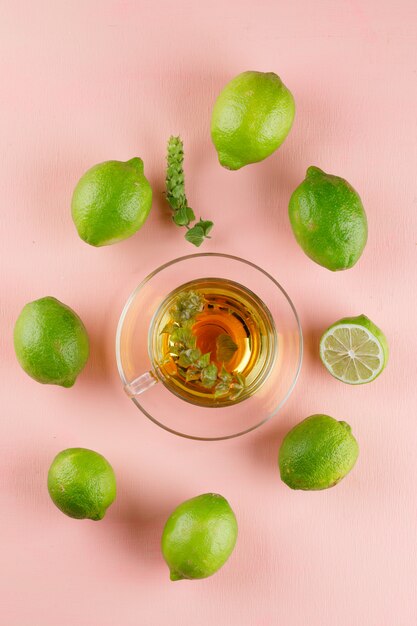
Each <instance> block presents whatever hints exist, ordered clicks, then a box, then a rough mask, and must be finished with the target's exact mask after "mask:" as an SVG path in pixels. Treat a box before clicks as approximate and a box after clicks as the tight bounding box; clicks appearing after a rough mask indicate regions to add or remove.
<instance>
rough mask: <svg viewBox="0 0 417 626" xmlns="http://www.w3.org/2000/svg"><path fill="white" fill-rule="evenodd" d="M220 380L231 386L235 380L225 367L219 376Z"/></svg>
mask: <svg viewBox="0 0 417 626" xmlns="http://www.w3.org/2000/svg"><path fill="white" fill-rule="evenodd" d="M219 378H220V380H221V381H222V382H224V383H227V385H229V384H230V383H231V381H232V379H233V376H232V375H231V374H229V372H228V371H227V369H226V368H225V366H224V365H222V369H221V372H220V374H219Z"/></svg>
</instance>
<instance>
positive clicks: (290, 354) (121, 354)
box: [116, 253, 303, 440]
mask: <svg viewBox="0 0 417 626" xmlns="http://www.w3.org/2000/svg"><path fill="white" fill-rule="evenodd" d="M194 281H202V282H204V283H205V284H208V285H210V284H211V283H215V284H216V283H219V282H222V283H224V284H230V285H234V286H236V288H237V289H240V290H241V292H242V294H246V296H245V297H247V298H248V299H249V300H248V302H250V301H251V299H253V302H254V303H256V305H257V307H258V308H259V307H260V311H261V317H262V316H264V319H265V325H264V326H262V328H265V329H267V330H265V331H264V333H265V335H267V336H265V337H264V339H265V342H264V343H265V349H264V353H263V359H262V367H261V368H260V371H259V372H258V374H257V376H256V377H254V380H253V381H252V383H251V386H248V390H247V392H246V393H243V394H242V395H241V396H240V397H239V398H238V399H237V400H235V401H221V400H219V401H217V402H216V401H213V402H207V398H205V399H199V398H196V397H193V396H191V395H189V394H187V393H185V392H184V390H180V389H176V388H175V386H174V385H173V384H172V381H171V380H170V379H169V377H168V376H167V375H166V373H165V372H164V370H163V368H161V367H160V366H159V365H158V361H157V359H156V357H155V354H156V352H157V345H158V341H160V339H159V333H155V324H156V320H157V319H159V318H160V316H161V314H162V313H163V310H164V307H165V308H166V306H167V303H169V302H170V301H172V294H175V293H178V291H180V290H181V289H182V288H185V289H186V288H187V284H188V283H193V282H194ZM302 355H303V338H302V331H301V325H300V321H299V319H298V315H297V312H296V310H295V308H294V305H293V304H292V302H291V300H290V298H289V297H288V295H287V294H286V292H285V291H284V289H283V288H282V287H281V286H280V285H279V284H278V282H277V281H276V280H275V279H274V278H272V276H270V275H269V274H268V273H267V272H265V271H264V270H262V269H261V268H259V267H258V266H256V265H255V264H254V263H251V262H249V261H245V260H243V259H240V258H238V257H235V256H231V255H227V254H217V253H200V254H191V255H188V256H184V257H180V258H178V259H175V260H174V261H171V262H169V263H166V264H164V265H162V266H161V267H159V268H158V269H156V270H155V271H153V272H152V273H151V274H149V276H147V277H146V278H145V279H144V280H143V281H142V282H141V283H140V285H139V286H138V287H137V288H136V289H135V291H134V292H133V293H132V294H131V296H130V298H129V299H128V301H127V303H126V305H125V307H124V309H123V312H122V314H121V317H120V320H119V324H118V327H117V334H116V359H117V366H118V370H119V374H120V378H121V380H122V383H123V386H124V389H125V391H126V393H127V395H128V396H129V397H130V398H131V399H132V400H133V402H134V403H135V404H136V406H137V407H138V408H139V409H140V410H141V411H142V412H143V413H144V414H145V415H146V416H147V417H148V418H149V419H150V420H152V421H153V422H154V423H155V424H157V425H158V426H160V427H161V428H164V429H165V430H168V431H169V432H171V433H174V434H176V435H180V436H182V437H187V438H190V439H200V440H219V439H230V438H232V437H238V436H240V435H243V434H245V433H247V432H250V431H251V430H254V429H255V428H257V427H258V426H261V425H262V424H264V423H265V422H266V421H267V420H269V419H270V418H271V417H272V416H273V415H274V414H275V413H276V412H277V411H278V410H279V409H280V408H281V407H282V406H283V404H284V403H285V401H286V400H287V399H288V397H289V395H290V394H291V392H292V390H293V388H294V386H295V383H296V381H297V378H298V375H299V372H300V369H301V362H302Z"/></svg>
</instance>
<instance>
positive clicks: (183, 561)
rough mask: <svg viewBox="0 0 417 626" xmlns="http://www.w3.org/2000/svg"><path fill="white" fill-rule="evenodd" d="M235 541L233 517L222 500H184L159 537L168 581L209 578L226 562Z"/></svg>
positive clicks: (209, 495) (208, 495)
mask: <svg viewBox="0 0 417 626" xmlns="http://www.w3.org/2000/svg"><path fill="white" fill-rule="evenodd" d="M236 539H237V522H236V517H235V514H234V513H233V511H232V509H231V508H230V505H229V503H228V502H227V500H225V498H223V497H222V496H219V495H218V494H216V493H205V494H203V495H201V496H197V497H196V498H191V500H186V501H185V502H183V503H182V504H180V506H179V507H177V508H176V509H175V511H174V512H173V513H172V514H171V515H170V517H169V518H168V521H167V523H166V524H165V528H164V532H163V534H162V553H163V555H164V559H165V561H166V562H167V565H168V567H169V569H170V577H171V580H181V579H183V578H189V579H193V578H207V576H211V575H212V574H214V573H215V572H217V570H218V569H220V568H221V567H222V565H224V563H225V562H226V561H227V559H228V558H229V556H230V555H231V553H232V552H233V548H234V547H235V544H236Z"/></svg>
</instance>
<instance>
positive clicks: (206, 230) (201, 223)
mask: <svg viewBox="0 0 417 626" xmlns="http://www.w3.org/2000/svg"><path fill="white" fill-rule="evenodd" d="M196 226H201V228H202V229H203V232H204V237H207V235H208V234H209V232H210V231H211V229H212V228H213V226H214V224H213V222H210V220H202V219H201V217H200V221H199V222H197V224H196Z"/></svg>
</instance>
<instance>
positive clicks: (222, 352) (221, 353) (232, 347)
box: [216, 333, 237, 363]
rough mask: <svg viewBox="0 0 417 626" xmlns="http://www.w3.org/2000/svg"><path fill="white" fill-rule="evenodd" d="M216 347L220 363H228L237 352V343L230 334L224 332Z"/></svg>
mask: <svg viewBox="0 0 417 626" xmlns="http://www.w3.org/2000/svg"><path fill="white" fill-rule="evenodd" d="M216 348H217V351H216V359H217V361H219V362H220V363H227V362H228V361H230V359H231V358H232V357H233V355H234V353H235V352H236V350H237V345H236V344H235V342H234V341H233V339H232V338H231V337H230V336H229V335H226V334H225V333H224V334H223V333H222V334H221V335H219V336H218V337H217V339H216Z"/></svg>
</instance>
